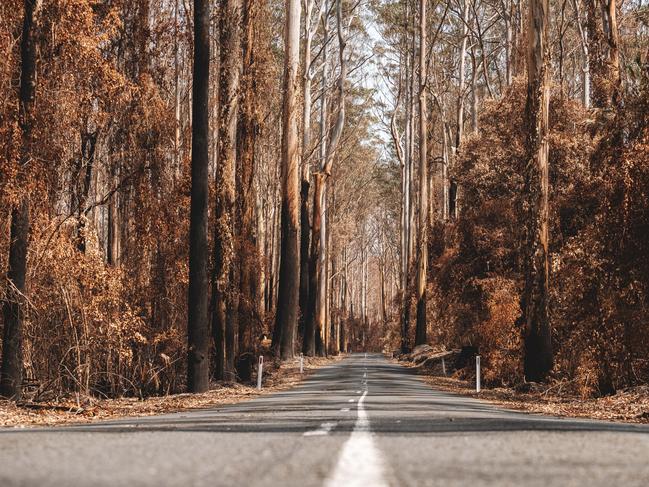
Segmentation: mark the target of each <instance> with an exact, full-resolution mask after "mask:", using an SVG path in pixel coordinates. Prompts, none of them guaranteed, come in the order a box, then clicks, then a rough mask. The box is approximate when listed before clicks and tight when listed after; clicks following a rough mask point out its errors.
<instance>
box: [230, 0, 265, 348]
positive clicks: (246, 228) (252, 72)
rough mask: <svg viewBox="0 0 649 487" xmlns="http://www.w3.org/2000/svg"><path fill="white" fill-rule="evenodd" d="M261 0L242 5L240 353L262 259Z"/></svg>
mask: <svg viewBox="0 0 649 487" xmlns="http://www.w3.org/2000/svg"><path fill="white" fill-rule="evenodd" d="M261 4H262V2H260V1H259V0H245V2H244V7H243V12H242V13H243V75H242V90H241V94H242V99H241V109H240V114H239V127H238V132H239V133H238V142H237V144H238V146H239V151H238V157H237V175H236V182H237V222H238V225H237V227H238V230H239V231H238V242H239V246H238V247H239V259H240V282H239V318H238V322H239V337H238V348H239V354H240V355H244V354H247V353H250V352H252V350H253V346H254V345H253V336H254V333H253V328H257V327H253V324H254V323H256V322H257V321H258V318H257V317H256V312H255V311H256V308H255V300H256V298H257V296H256V294H257V292H256V290H257V285H256V281H255V277H256V276H255V273H256V272H257V271H256V269H258V268H259V264H260V258H259V254H258V252H257V230H256V227H257V225H256V222H255V205H256V196H255V191H254V183H253V178H254V174H255V167H256V161H255V142H256V140H257V134H258V132H259V121H258V120H257V110H256V105H255V100H256V99H257V98H258V96H259V93H258V90H257V84H256V79H257V76H258V73H257V70H256V66H257V64H258V63H259V56H258V55H257V50H256V49H257V46H256V35H255V23H256V22H259V12H260V11H261V10H260V8H261V6H262V5H261Z"/></svg>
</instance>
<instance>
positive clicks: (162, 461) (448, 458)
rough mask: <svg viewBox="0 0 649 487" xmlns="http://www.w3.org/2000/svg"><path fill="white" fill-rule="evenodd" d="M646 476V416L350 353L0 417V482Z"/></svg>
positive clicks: (615, 479)
mask: <svg viewBox="0 0 649 487" xmlns="http://www.w3.org/2000/svg"><path fill="white" fill-rule="evenodd" d="M176 485H177V486H183V487H188V486H233V487H234V486H237V487H238V486H300V487H303V486H326V487H333V486H362V487H382V486H445V487H449V486H543V487H548V486H606V487H613V486H618V485H619V486H624V487H630V486H645V487H646V486H649V427H647V426H642V425H632V424H621V423H609V422H602V421H590V420H574V419H561V418H554V417H548V416H540V415H532V414H526V413H521V412H514V411H508V410H505V409H501V408H498V407H496V406H492V405H489V404H487V403H484V402H482V401H479V400H476V399H471V398H465V397H460V396H456V395H452V394H448V393H443V392H440V391H436V390H433V389H432V388H431V387H430V386H429V385H427V384H426V383H424V382H423V381H422V380H421V379H420V378H419V377H418V376H417V375H415V374H414V373H413V371H412V370H411V369H407V368H404V367H402V366H400V365H398V364H394V363H391V362H389V361H388V360H387V359H385V358H384V357H383V356H381V355H378V354H376V355H372V354H370V355H365V354H354V355H351V356H350V357H348V358H346V359H344V360H341V361H340V362H338V363H336V364H334V365H330V366H327V367H324V368H322V369H320V370H318V371H317V372H316V373H314V374H313V375H312V376H310V377H309V378H307V379H306V380H305V381H304V382H302V383H301V384H300V385H299V386H298V387H295V388H294V389H292V390H289V391H284V392H279V393H274V394H269V395H264V396H261V397H259V398H257V399H254V400H251V401H247V402H244V403H240V404H235V405H229V406H221V407H218V408H212V409H201V410H195V411H191V412H183V413H175V414H167V415H163V416H153V417H145V418H129V419H124V420H118V421H106V422H102V423H95V424H83V425H74V426H65V427H56V428H34V429H22V430H16V429H8V428H7V429H1V430H0V486H3V487H9V486H39V487H43V486H133V487H134V486H176Z"/></svg>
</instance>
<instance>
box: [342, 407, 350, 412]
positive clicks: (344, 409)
mask: <svg viewBox="0 0 649 487" xmlns="http://www.w3.org/2000/svg"><path fill="white" fill-rule="evenodd" d="M341 411H343V412H347V411H349V408H342V409H341Z"/></svg>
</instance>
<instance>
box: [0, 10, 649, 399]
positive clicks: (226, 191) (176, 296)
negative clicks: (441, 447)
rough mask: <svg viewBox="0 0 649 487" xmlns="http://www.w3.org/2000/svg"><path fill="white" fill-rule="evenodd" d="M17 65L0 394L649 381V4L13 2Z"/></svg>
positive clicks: (612, 388)
mask: <svg viewBox="0 0 649 487" xmlns="http://www.w3.org/2000/svg"><path fill="white" fill-rule="evenodd" d="M0 57H1V58H2V59H3V61H2V62H1V63H0V275H1V279H0V281H1V283H0V303H1V307H2V313H1V314H0V329H1V330H2V344H1V345H0V357H1V360H2V367H1V373H0V396H3V397H5V398H7V399H12V400H14V401H19V400H25V399H34V400H35V399H38V398H40V397H65V396H66V395H70V394H76V395H77V396H79V395H82V396H88V397H104V398H116V397H123V396H128V397H149V396H158V395H167V394H175V393H179V392H185V391H186V392H195V393H200V392H204V391H206V390H208V389H211V388H216V387H221V386H223V384H226V383H232V382H240V383H245V384H247V383H251V381H252V380H253V379H254V377H255V364H256V363H257V359H258V356H259V355H264V356H265V357H267V360H270V359H271V357H274V360H276V361H277V362H278V363H281V361H286V360H292V359H294V358H295V357H298V356H299V355H300V354H304V356H306V357H311V356H337V355H340V354H344V353H347V352H356V351H376V352H385V353H387V354H389V355H390V356H399V355H401V354H406V353H408V352H411V351H412V350H413V349H414V348H415V347H416V346H419V345H424V344H428V345H430V346H431V347H433V348H434V349H435V350H462V351H467V353H472V354H477V353H479V354H480V356H481V357H482V364H483V378H484V381H485V384H487V385H494V386H516V385H519V384H524V383H530V382H534V383H548V384H553V383H556V384H561V385H562V388H563V389H562V390H564V391H566V392H567V393H568V392H569V393H573V394H578V395H580V396H582V397H597V396H604V395H610V394H613V393H616V392H618V391H621V390H623V389H625V388H628V387H634V386H639V385H646V384H648V383H649V354H648V352H647V351H648V350H649V5H647V3H646V2H644V1H643V0H617V1H616V0H302V1H300V0H285V1H279V0H214V1H210V0H193V2H192V1H189V0H3V1H2V2H0ZM457 374H459V376H463V374H464V376H467V377H468V376H469V375H470V374H471V370H470V367H467V368H466V369H465V370H459V371H458V372H457Z"/></svg>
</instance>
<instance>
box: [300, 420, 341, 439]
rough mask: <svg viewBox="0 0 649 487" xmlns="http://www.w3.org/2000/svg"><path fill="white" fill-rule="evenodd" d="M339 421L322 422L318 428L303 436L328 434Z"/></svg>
mask: <svg viewBox="0 0 649 487" xmlns="http://www.w3.org/2000/svg"><path fill="white" fill-rule="evenodd" d="M337 424H338V423H322V424H321V425H320V427H319V428H318V429H317V430H312V431H307V432H305V433H304V435H303V436H324V435H328V434H329V433H330V432H331V430H332V429H334V428H335V427H336V425H337Z"/></svg>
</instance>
